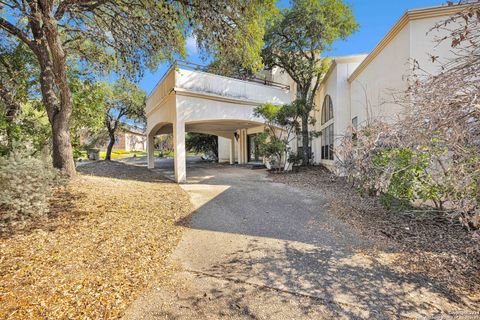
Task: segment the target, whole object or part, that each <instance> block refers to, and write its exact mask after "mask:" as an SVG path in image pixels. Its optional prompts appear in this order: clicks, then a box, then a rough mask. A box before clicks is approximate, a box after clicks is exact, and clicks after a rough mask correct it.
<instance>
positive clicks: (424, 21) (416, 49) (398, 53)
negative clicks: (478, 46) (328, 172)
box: [312, 6, 459, 168]
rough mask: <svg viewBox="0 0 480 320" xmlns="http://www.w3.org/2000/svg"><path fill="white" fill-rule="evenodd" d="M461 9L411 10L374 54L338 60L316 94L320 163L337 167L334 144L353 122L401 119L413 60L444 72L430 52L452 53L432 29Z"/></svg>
mask: <svg viewBox="0 0 480 320" xmlns="http://www.w3.org/2000/svg"><path fill="white" fill-rule="evenodd" d="M458 11H459V7H458V6H442V7H432V8H425V9H416V10H410V11H407V12H406V13H405V14H404V15H403V16H402V17H401V18H400V20H399V21H398V22H397V23H396V24H395V25H394V26H393V28H392V29H391V30H390V31H389V32H388V33H387V35H386V36H385V37H384V38H383V39H382V40H381V41H380V42H379V44H378V45H377V46H376V47H375V49H374V50H373V51H372V52H371V53H370V54H368V55H356V56H349V57H339V58H335V59H333V62H332V64H331V66H330V68H329V70H328V72H327V74H326V76H325V77H324V79H323V81H322V83H321V86H320V88H319V91H318V93H317V96H316V98H317V99H316V105H317V106H318V110H317V112H316V113H315V118H316V120H317V121H316V125H315V128H314V129H315V130H316V131H321V132H322V135H321V137H319V138H317V139H314V140H313V142H312V151H313V154H314V161H315V162H316V163H322V164H324V165H326V166H327V167H331V168H333V167H334V164H335V159H336V157H334V150H335V146H338V144H339V142H340V138H341V137H342V136H343V135H344V134H345V132H346V130H347V128H348V127H349V126H353V127H358V126H361V125H362V124H364V123H366V122H367V121H369V120H374V119H380V120H382V121H386V122H395V121H398V120H399V119H401V116H402V113H403V108H402V106H401V104H399V103H398V101H396V99H397V98H398V96H399V94H401V93H402V92H405V90H406V89H407V85H408V84H407V80H406V77H407V76H408V75H409V74H410V73H411V72H412V63H413V62H414V61H415V63H418V65H419V66H421V68H422V69H423V70H424V71H425V72H427V73H430V74H437V73H438V72H439V71H440V65H439V64H438V63H434V62H432V59H431V56H432V55H434V56H439V57H441V58H442V59H444V60H445V59H446V58H448V57H451V56H452V55H453V53H452V52H451V51H452V49H451V47H450V43H449V42H448V41H444V42H443V43H440V45H438V43H437V42H436V41H435V39H438V38H441V37H443V36H445V33H443V34H442V33H439V32H437V31H431V29H432V27H434V26H435V24H436V23H438V22H440V21H443V20H445V19H446V18H447V17H449V16H451V15H453V14H455V13H456V12H458Z"/></svg>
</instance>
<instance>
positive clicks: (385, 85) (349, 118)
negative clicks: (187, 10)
mask: <svg viewBox="0 0 480 320" xmlns="http://www.w3.org/2000/svg"><path fill="white" fill-rule="evenodd" d="M461 8H462V6H440V7H432V8H424V9H415V10H409V11H407V12H406V13H405V14H404V15H403V16H402V17H401V18H400V20H399V21H398V22H397V23H396V24H395V25H394V26H393V28H392V29H391V30H390V31H389V32H388V33H387V35H386V36H385V37H384V38H383V39H382V40H381V41H380V42H379V44H378V45H377V46H376V48H375V49H374V50H373V51H372V52H371V53H370V54H368V55H366V54H360V55H353V56H347V57H337V58H334V59H333V61H332V64H331V66H330V68H329V70H328V72H327V73H326V75H325V77H324V78H323V79H322V82H321V85H320V87H319V89H318V92H317V95H316V106H317V108H316V110H315V111H314V117H315V118H316V120H317V121H316V124H315V126H314V127H312V129H314V130H316V131H321V132H322V135H321V136H320V137H318V138H315V139H313V140H312V142H311V145H310V147H311V148H312V152H313V157H314V162H315V163H317V164H320V163H321V164H324V165H326V166H327V167H330V168H331V169H334V168H335V161H336V160H338V159H336V156H335V148H336V146H338V143H339V141H340V139H339V138H340V137H342V136H343V135H344V133H345V132H346V130H347V128H349V127H350V126H352V125H353V126H361V125H362V124H364V123H366V122H367V121H368V120H371V119H382V120H385V121H396V120H398V119H399V118H401V115H402V108H401V106H400V105H399V104H398V103H396V102H395V99H394V94H395V93H399V92H402V91H405V89H406V88H407V81H406V78H405V77H406V76H407V75H408V74H409V73H410V72H412V71H411V70H412V68H411V63H412V61H416V62H417V63H418V64H419V65H421V66H422V68H423V69H424V70H426V71H427V72H430V73H433V74H434V73H437V72H438V71H439V66H438V65H437V64H434V63H432V61H431V55H436V56H440V57H442V58H446V57H448V56H451V55H452V52H451V48H450V47H449V44H448V43H443V44H441V45H437V43H436V42H435V41H434V40H435V39H436V38H438V37H441V36H442V34H439V33H435V32H429V31H430V30H431V28H432V27H433V26H434V25H435V24H436V23H438V22H440V21H442V20H444V19H446V18H447V17H449V16H451V15H453V14H455V13H457V12H458V11H459V10H461ZM443 35H445V34H443ZM266 79H268V81H267V80H265V83H255V82H252V81H245V80H238V79H233V78H226V77H222V76H219V75H214V74H209V73H206V72H204V71H202V70H199V69H198V68H196V67H193V68H191V69H190V70H187V68H186V66H185V65H176V66H175V67H173V68H172V69H171V70H169V72H167V74H166V75H165V77H164V78H162V79H161V80H160V82H159V84H158V85H157V87H156V88H155V89H154V90H153V92H152V94H151V95H150V97H149V99H148V101H147V110H146V111H147V112H146V113H147V135H148V140H149V142H148V145H149V146H150V147H149V167H153V137H154V136H155V135H156V134H162V133H172V132H173V135H174V141H175V143H174V145H175V154H176V157H175V172H176V179H177V181H178V182H183V181H185V179H186V164H185V152H184V148H185V147H184V144H185V143H184V135H185V131H191V132H200V133H209V134H214V135H217V136H218V137H219V159H220V161H229V162H230V163H235V162H237V163H239V164H242V163H247V162H251V161H261V160H262V159H261V158H260V157H259V156H258V153H257V152H256V146H255V143H254V138H253V137H254V135H255V134H256V133H258V132H261V131H263V125H262V119H258V118H256V117H255V116H254V113H253V110H254V108H255V106H258V105H260V104H262V103H265V102H270V103H277V104H282V103H289V102H291V101H293V100H294V99H295V96H296V94H295V84H294V83H293V81H292V80H291V79H290V77H288V75H287V74H286V73H285V72H282V70H279V69H278V68H277V69H274V70H272V71H271V72H270V73H269V74H268V75H267V77H266ZM290 147H291V148H292V150H297V149H298V148H299V147H302V141H300V140H298V141H293V142H292V144H291V146H290Z"/></svg>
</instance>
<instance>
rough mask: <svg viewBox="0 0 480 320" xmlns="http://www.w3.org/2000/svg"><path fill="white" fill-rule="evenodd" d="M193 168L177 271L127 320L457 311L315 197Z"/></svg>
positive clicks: (454, 302)
mask: <svg viewBox="0 0 480 320" xmlns="http://www.w3.org/2000/svg"><path fill="white" fill-rule="evenodd" d="M191 162H192V163H190V165H189V167H190V170H189V172H188V181H189V182H188V184H185V185H182V188H183V189H184V190H186V191H187V193H189V195H190V197H191V201H192V203H193V205H194V207H195V211H194V212H193V213H192V215H191V216H190V217H189V218H187V219H185V220H184V222H183V223H184V224H185V225H187V226H188V227H189V229H188V230H187V231H186V233H185V234H184V236H183V238H182V240H181V241H180V244H179V246H178V247H177V249H176V250H175V252H174V253H173V256H172V260H173V261H174V262H175V263H176V264H178V266H179V267H180V268H182V269H183V272H179V273H177V274H176V276H175V277H174V278H173V279H171V285H170V286H168V287H165V286H160V285H158V286H156V287H155V288H154V290H152V291H151V292H149V293H146V294H145V295H144V296H143V297H141V298H140V299H139V300H137V301H136V302H135V303H134V304H133V305H132V306H131V307H130V309H129V310H128V311H127V314H126V317H125V318H126V319H192V318H210V319H217V318H247V319H292V318H294V319H299V318H300V319H303V318H304V319H332V318H345V319H351V318H369V319H396V318H416V317H419V316H432V315H434V314H438V313H443V312H447V311H449V310H452V309H454V308H458V307H459V305H460V304H459V303H460V300H461V298H460V297H457V296H455V294H454V293H452V292H450V291H449V290H448V289H447V288H444V287H442V286H441V285H438V284H436V283H435V282H434V281H432V280H431V279H428V278H426V277H425V276H423V275H421V274H415V273H405V272H403V271H402V270H399V269H398V268H396V266H395V265H394V264H393V263H392V261H393V260H394V256H395V254H394V253H393V251H391V250H388V248H381V247H378V246H377V245H376V244H375V243H373V242H372V241H370V240H369V239H365V238H362V237H361V236H360V235H359V234H357V233H356V232H355V231H354V230H352V228H350V227H349V226H348V225H347V224H345V223H343V222H341V221H340V220H338V219H337V218H335V216H334V215H333V214H331V213H329V211H330V210H331V208H330V207H329V205H328V203H327V202H326V201H325V199H324V197H323V196H322V195H321V194H314V193H308V194H305V193H304V192H303V191H301V190H300V189H296V188H294V187H290V186H287V185H284V184H279V183H274V182H272V181H270V180H268V179H267V176H266V173H265V171H263V170H248V169H246V168H240V167H231V166H226V165H214V164H210V165H205V164H199V163H197V162H195V161H194V159H193V160H192V161H191ZM168 165H169V163H168V161H165V160H164V161H162V162H161V163H158V167H159V168H160V170H166V169H165V168H166V167H168ZM460 308H461V307H460Z"/></svg>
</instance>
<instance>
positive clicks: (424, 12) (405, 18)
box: [348, 4, 468, 83]
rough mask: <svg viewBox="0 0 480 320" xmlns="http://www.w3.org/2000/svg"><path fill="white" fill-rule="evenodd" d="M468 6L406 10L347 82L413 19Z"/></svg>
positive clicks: (430, 16)
mask: <svg viewBox="0 0 480 320" xmlns="http://www.w3.org/2000/svg"><path fill="white" fill-rule="evenodd" d="M466 7H468V4H465V5H452V6H436V7H428V8H421V9H413V10H407V11H406V12H405V13H404V14H403V15H402V17H401V18H400V19H399V20H398V21H397V23H395V25H394V26H393V27H392V28H391V29H390V31H388V33H387V35H386V36H385V37H384V38H383V39H382V40H381V41H380V42H379V43H378V44H377V46H376V47H375V49H373V51H372V52H371V53H370V54H369V55H368V56H367V57H366V58H365V60H363V62H362V63H361V64H360V65H359V66H358V67H357V69H355V71H354V72H353V73H352V74H351V75H350V77H349V78H348V82H350V83H351V82H352V81H353V80H355V78H357V77H358V76H359V75H360V73H362V71H363V70H365V68H366V67H367V66H368V65H369V64H370V63H371V62H372V61H373V60H374V59H375V58H376V57H377V56H378V55H379V54H380V52H382V50H383V49H384V48H385V47H386V46H387V45H388V44H389V43H390V42H391V41H392V40H393V38H395V37H396V36H397V35H398V34H399V33H400V31H402V30H403V28H404V27H405V26H406V25H407V24H408V23H409V22H410V21H413V20H420V19H425V18H434V17H441V16H447V15H453V14H455V13H458V12H459V11H461V10H462V9H464V8H466Z"/></svg>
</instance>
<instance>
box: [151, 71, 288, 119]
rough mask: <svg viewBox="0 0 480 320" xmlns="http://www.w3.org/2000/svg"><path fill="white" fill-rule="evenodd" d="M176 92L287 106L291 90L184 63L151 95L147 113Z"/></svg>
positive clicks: (271, 83)
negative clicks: (227, 75) (223, 74)
mask: <svg viewBox="0 0 480 320" xmlns="http://www.w3.org/2000/svg"><path fill="white" fill-rule="evenodd" d="M175 89H183V90H186V91H189V92H193V93H199V94H205V95H206V96H208V95H216V96H222V97H225V98H231V99H240V100H244V101H251V102H253V103H266V102H269V103H274V104H284V103H289V102H290V92H289V88H288V86H286V85H283V84H278V83H274V82H269V81H265V80H262V79H249V80H240V79H236V78H230V77H224V76H220V75H216V74H213V73H208V72H205V71H202V70H198V69H193V70H192V69H191V68H190V69H188V68H187V67H186V66H185V65H184V64H174V65H172V67H170V69H169V70H168V71H167V72H166V74H165V75H164V76H163V77H162V79H161V80H160V81H159V82H158V84H157V86H156V87H155V88H154V89H153V91H152V92H151V94H150V96H149V98H148V101H147V108H146V112H147V113H149V112H150V111H152V110H153V109H154V108H155V107H156V106H158V105H159V104H161V102H162V101H163V99H164V98H165V97H166V96H167V95H168V94H169V93H170V92H171V91H172V90H175ZM206 98H208V97H206Z"/></svg>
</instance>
